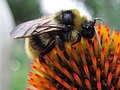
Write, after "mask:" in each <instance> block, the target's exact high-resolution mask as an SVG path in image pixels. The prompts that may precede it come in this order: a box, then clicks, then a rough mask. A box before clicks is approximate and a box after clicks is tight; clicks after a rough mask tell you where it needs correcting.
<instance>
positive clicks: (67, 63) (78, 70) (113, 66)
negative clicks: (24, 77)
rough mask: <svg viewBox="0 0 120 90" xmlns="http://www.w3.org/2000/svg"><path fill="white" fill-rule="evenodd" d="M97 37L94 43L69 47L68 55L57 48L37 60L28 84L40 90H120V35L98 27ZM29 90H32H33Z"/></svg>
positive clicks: (69, 44)
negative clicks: (42, 59) (41, 60)
mask: <svg viewBox="0 0 120 90" xmlns="http://www.w3.org/2000/svg"><path fill="white" fill-rule="evenodd" d="M96 29H97V31H98V38H99V39H100V42H101V44H102V50H100V47H99V44H98V41H97V38H96V36H94V38H93V40H92V42H91V43H88V40H87V39H84V38H82V40H81V41H80V42H78V43H77V44H75V45H74V46H72V45H71V43H72V42H68V43H65V49H66V50H65V51H66V53H63V52H62V51H60V49H59V47H58V46H56V47H55V48H54V49H53V50H52V51H51V52H50V53H49V54H47V55H45V56H44V57H43V58H44V59H45V62H39V59H35V61H34V62H33V63H32V69H33V70H35V71H36V72H30V73H29V77H30V78H29V80H28V83H29V85H31V86H32V87H33V88H35V89H37V90H88V89H89V90H118V89H120V32H117V31H116V30H113V32H112V35H111V36H110V28H109V27H108V26H106V25H104V24H102V25H96ZM28 90H31V89H30V88H29V89H28Z"/></svg>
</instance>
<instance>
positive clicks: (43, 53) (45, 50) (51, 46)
mask: <svg viewBox="0 0 120 90" xmlns="http://www.w3.org/2000/svg"><path fill="white" fill-rule="evenodd" d="M54 47H55V40H53V41H51V43H50V44H49V45H48V46H47V47H46V48H45V49H44V50H42V51H41V53H40V55H39V60H40V62H44V63H45V60H44V58H43V56H44V55H46V54H48V53H49V52H50V51H51V50H52V49H53V48H54Z"/></svg>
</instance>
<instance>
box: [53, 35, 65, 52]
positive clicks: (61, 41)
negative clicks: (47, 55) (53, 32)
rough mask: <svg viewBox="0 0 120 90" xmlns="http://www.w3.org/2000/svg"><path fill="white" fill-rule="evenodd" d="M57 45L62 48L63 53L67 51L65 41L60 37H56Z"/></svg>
mask: <svg viewBox="0 0 120 90" xmlns="http://www.w3.org/2000/svg"><path fill="white" fill-rule="evenodd" d="M55 42H56V45H58V47H59V48H60V50H61V51H65V47H64V41H63V40H62V39H61V38H60V36H59V35H57V36H55Z"/></svg>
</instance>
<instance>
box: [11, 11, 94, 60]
mask: <svg viewBox="0 0 120 90" xmlns="http://www.w3.org/2000/svg"><path fill="white" fill-rule="evenodd" d="M95 23H96V19H94V20H93V21H89V20H88V19H87V18H86V17H85V16H81V15H80V12H79V11H78V10H76V9H71V10H64V11H59V12H57V13H55V14H54V15H52V16H46V17H42V18H40V19H36V20H32V21H28V22H25V23H22V24H20V25H18V26H17V27H15V29H13V30H12V31H11V32H10V36H11V37H12V38H26V40H25V48H26V53H27V54H28V56H29V57H30V58H31V59H34V58H35V57H39V56H43V55H45V54H47V53H49V52H50V51H51V50H52V49H53V48H54V47H55V45H58V46H59V48H60V49H61V51H64V43H65V42H68V41H73V45H74V44H76V43H77V42H79V41H80V40H81V37H84V38H87V39H88V40H90V39H92V38H93V36H94V34H95V28H94V26H95Z"/></svg>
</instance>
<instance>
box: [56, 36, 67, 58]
mask: <svg viewBox="0 0 120 90" xmlns="http://www.w3.org/2000/svg"><path fill="white" fill-rule="evenodd" d="M55 42H56V45H58V47H59V48H60V51H62V52H63V53H64V55H65V57H66V59H67V60H69V56H68V54H67V52H66V50H65V46H64V43H65V42H64V40H62V39H61V38H60V36H58V35H57V36H56V37H55Z"/></svg>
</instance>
